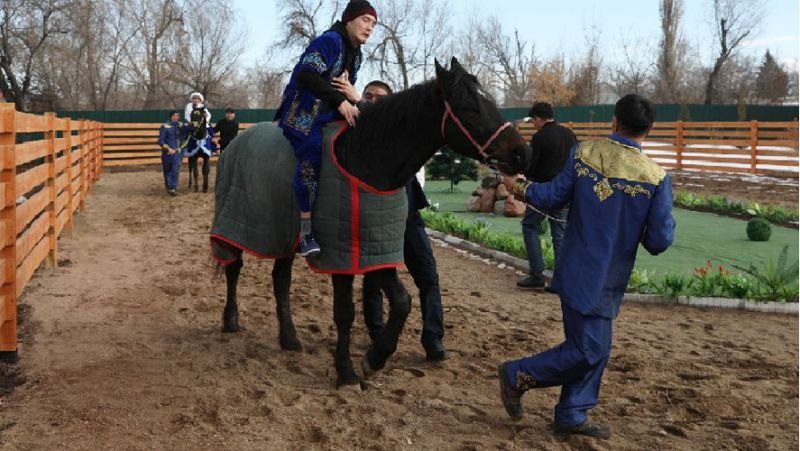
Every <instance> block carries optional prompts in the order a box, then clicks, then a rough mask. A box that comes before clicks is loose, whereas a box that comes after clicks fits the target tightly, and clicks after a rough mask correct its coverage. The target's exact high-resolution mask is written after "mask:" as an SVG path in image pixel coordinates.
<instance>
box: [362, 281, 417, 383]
mask: <svg viewBox="0 0 800 451" xmlns="http://www.w3.org/2000/svg"><path fill="white" fill-rule="evenodd" d="M371 274H373V275H374V277H375V279H376V281H377V282H378V285H379V286H380V287H381V289H382V290H383V292H384V293H386V297H387V298H389V308H390V310H389V319H388V321H386V326H384V328H383V330H381V333H380V334H379V335H378V337H377V339H376V340H373V342H372V346H370V348H369V349H368V350H367V353H366V354H364V359H363V360H362V362H361V367H362V369H363V370H364V375H365V376H369V375H371V374H372V373H374V372H376V371H378V370H380V369H382V368H383V367H384V366H385V365H386V361H387V360H388V359H389V357H391V356H392V354H394V352H395V351H396V350H397V342H398V340H399V339H400V334H401V333H402V332H403V326H404V325H405V323H406V318H407V317H408V313H409V312H410V311H411V296H409V294H408V291H406V287H405V286H403V282H401V281H400V277H398V275H397V270H396V269H393V268H392V269H381V270H378V271H373V272H372V273H371Z"/></svg>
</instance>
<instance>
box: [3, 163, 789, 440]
mask: <svg viewBox="0 0 800 451" xmlns="http://www.w3.org/2000/svg"><path fill="white" fill-rule="evenodd" d="M184 180H185V179H184ZM161 183H162V182H161V180H160V175H159V174H158V173H155V172H143V173H118V174H105V175H104V178H103V179H102V180H101V181H100V182H99V183H98V184H97V185H96V186H95V188H94V192H93V194H92V195H91V197H90V198H89V199H88V202H87V204H88V205H87V207H88V208H87V210H86V212H85V213H83V214H81V215H80V216H79V218H78V224H77V226H78V227H77V231H76V235H75V237H74V238H73V239H62V240H61V242H60V244H61V255H60V259H61V265H60V267H59V268H58V269H57V270H56V271H55V273H53V272H52V271H50V270H40V271H39V273H38V274H37V276H36V277H35V278H34V280H33V281H32V283H31V284H30V285H29V287H28V288H26V291H25V294H24V298H23V299H22V302H23V304H24V308H23V311H24V313H25V315H24V316H25V318H24V321H25V325H24V328H25V330H24V334H23V343H22V351H21V354H20V362H19V364H18V367H17V368H16V369H14V368H8V367H0V370H2V371H0V377H3V378H4V380H5V385H6V388H8V387H7V386H8V385H11V382H13V381H14V380H18V381H20V382H23V383H22V385H20V386H19V387H17V388H16V389H15V390H14V391H13V392H11V394H8V395H5V396H4V397H3V398H2V404H0V448H2V449H53V448H71V449H97V448H102V449H111V448H113V449H167V448H169V449H209V448H220V447H223V446H224V447H226V448H229V449H309V448H325V449H357V448H358V449H363V448H367V449H434V448H435V449H490V448H500V449H612V448H613V449H690V448H696V449H797V446H798V441H797V437H798V371H797V363H798V356H797V349H798V341H797V340H798V330H797V327H798V322H797V319H796V318H794V317H787V316H776V315H768V314H756V313H743V312H727V311H710V310H709V311H704V310H698V309H689V308H677V307H674V308H668V307H658V306H641V305H626V306H624V307H623V309H622V313H621V315H620V317H619V319H618V321H617V322H616V325H615V329H616V330H615V334H616V336H615V345H614V351H613V356H612V360H611V362H610V365H609V367H608V369H607V370H606V376H605V380H604V384H603V388H602V392H601V404H600V406H599V407H598V408H597V409H595V411H594V416H595V417H597V418H601V419H604V420H606V421H608V422H609V423H610V424H611V425H612V426H613V428H614V431H615V435H614V436H613V437H612V438H611V439H610V440H608V441H596V440H591V439H583V438H571V439H567V440H565V439H559V438H556V437H554V436H552V435H551V434H550V432H549V429H548V428H549V421H550V418H551V412H552V408H553V405H554V403H555V402H556V400H557V397H558V390H557V389H546V390H541V391H535V392H530V393H528V394H527V395H526V396H525V398H524V404H525V408H526V411H527V417H526V418H525V419H524V420H523V421H521V422H518V423H514V422H512V421H510V420H509V419H508V418H507V416H506V414H505V412H504V411H503V408H502V406H501V404H500V402H499V399H498V390H497V379H496V376H495V365H496V364H497V362H498V361H501V360H503V359H507V358H511V357H518V356H522V355H525V354H528V353H531V352H533V351H538V350H542V349H545V348H546V347H548V346H550V345H553V344H556V343H557V342H558V341H559V340H560V339H561V337H562V329H561V323H560V320H561V314H560V310H559V305H558V300H557V298H555V297H553V296H550V295H545V294H532V293H524V292H519V291H516V290H515V289H514V281H515V277H516V276H515V275H514V273H513V272H510V271H509V270H506V269H499V268H497V267H494V266H489V265H486V264H485V263H482V262H479V261H474V260H470V259H468V258H465V257H463V256H461V255H459V254H457V253H456V252H454V251H452V250H451V249H444V248H438V249H436V256H437V259H438V261H439V266H440V269H441V279H442V287H443V295H444V305H445V310H446V311H445V320H446V322H447V336H446V338H445V340H446V344H447V346H448V347H449V349H450V352H451V358H450V359H449V360H447V361H446V362H444V363H443V364H429V363H427V362H425V361H424V359H423V357H422V355H423V354H422V348H421V346H420V345H419V339H418V337H419V333H420V317H419V309H418V305H416V301H415V310H414V311H413V312H412V314H411V316H410V317H409V323H408V325H407V328H406V331H405V334H404V335H403V337H402V339H401V343H400V347H399V350H398V352H397V354H396V355H395V357H394V358H393V359H392V360H390V362H389V364H388V366H387V369H386V370H385V371H383V372H382V373H380V374H379V375H378V376H377V377H376V378H375V379H374V380H373V381H371V382H370V385H369V386H368V388H367V390H365V391H359V390H352V389H351V390H342V391H337V390H336V389H335V388H334V371H333V366H332V364H333V359H332V355H331V351H332V349H333V345H334V339H335V331H334V328H333V323H332V309H331V305H332V301H331V292H332V290H331V286H330V283H329V281H328V280H327V278H325V277H323V276H318V275H315V274H312V273H310V272H309V271H308V270H307V269H305V267H304V265H303V263H302V262H300V261H298V262H297V263H296V265H295V277H294V280H295V284H294V286H293V289H292V293H293V296H294V312H295V322H296V324H297V326H298V332H299V337H300V339H301V340H302V341H303V345H304V348H303V349H304V350H303V351H302V352H296V353H288V352H281V351H280V349H279V346H278V343H277V325H276V318H275V313H274V310H275V309H274V301H273V300H272V296H271V294H270V293H271V287H270V281H269V280H268V273H269V270H270V268H271V262H269V261H255V260H254V259H250V258H248V259H246V261H245V268H244V271H243V275H242V283H241V284H240V308H241V309H242V318H241V320H242V324H243V325H245V326H246V327H247V330H246V331H244V332H243V333H239V334H236V335H226V334H222V333H221V332H220V317H221V314H222V306H223V302H224V291H225V290H224V284H223V282H222V281H220V280H217V279H215V278H214V275H213V269H212V266H211V263H210V259H209V251H208V245H207V232H208V228H209V225H210V221H211V208H212V197H211V194H206V195H204V194H202V193H201V194H194V193H191V194H189V193H186V192H185V190H184V192H182V193H181V196H180V197H178V198H168V197H166V196H165V193H164V192H163V185H162V184H161ZM404 278H405V280H406V281H408V277H407V275H404ZM357 310H358V315H359V316H358V318H357V322H356V323H357V324H356V326H355V332H354V337H355V338H354V346H353V352H354V356H355V357H360V356H361V354H362V353H363V352H364V350H365V349H366V346H367V342H368V337H367V335H366V332H365V330H364V328H363V323H362V321H361V317H360V310H361V309H360V307H358V309H357ZM0 390H3V384H0Z"/></svg>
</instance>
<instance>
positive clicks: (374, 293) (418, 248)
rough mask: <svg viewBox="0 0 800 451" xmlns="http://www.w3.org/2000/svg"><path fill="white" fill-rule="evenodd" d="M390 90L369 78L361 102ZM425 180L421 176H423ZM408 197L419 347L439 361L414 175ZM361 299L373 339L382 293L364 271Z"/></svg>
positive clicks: (435, 308)
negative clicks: (416, 289) (417, 296)
mask: <svg viewBox="0 0 800 451" xmlns="http://www.w3.org/2000/svg"><path fill="white" fill-rule="evenodd" d="M391 93H392V88H390V87H389V85H387V84H386V83H384V82H382V81H378V80H376V81H371V82H369V83H367V86H365V87H364V93H363V95H362V99H363V103H372V102H375V101H377V100H379V99H381V98H382V97H386V96H388V95H389V94H391ZM423 180H424V178H423ZM406 195H407V196H408V217H407V218H406V231H405V236H404V242H403V259H404V260H405V264H406V267H407V268H408V272H409V273H410V274H411V277H412V278H413V279H414V284H415V285H416V286H417V288H418V289H419V303H420V310H421V313H422V337H421V340H422V347H423V348H424V349H425V358H426V359H427V360H429V361H433V362H435V361H441V360H444V359H446V358H447V351H446V349H445V347H444V344H443V343H442V339H443V338H444V312H443V311H442V293H441V291H440V290H439V273H438V272H437V270H436V258H434V256H433V249H431V243H430V241H429V240H428V234H427V233H425V222H424V221H423V220H422V217H421V216H420V214H419V210H421V209H423V208H425V207H427V206H428V198H427V197H426V196H425V192H424V191H422V185H420V182H419V180H417V177H414V178H412V179H411V180H410V181H409V182H408V183H406ZM362 294H363V302H364V323H365V324H366V326H367V330H368V331H369V336H370V338H372V339H373V340H374V339H375V338H376V337H377V336H378V335H379V334H380V332H381V330H382V329H383V326H384V322H383V296H382V295H381V290H380V289H379V288H378V284H377V283H376V282H375V281H374V280H373V278H372V277H371V276H370V275H369V274H367V275H366V276H365V277H364V287H363V290H362Z"/></svg>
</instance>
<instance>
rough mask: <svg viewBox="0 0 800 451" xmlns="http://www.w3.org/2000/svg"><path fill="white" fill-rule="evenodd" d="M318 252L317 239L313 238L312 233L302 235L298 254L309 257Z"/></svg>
mask: <svg viewBox="0 0 800 451" xmlns="http://www.w3.org/2000/svg"><path fill="white" fill-rule="evenodd" d="M319 253H320V249H319V244H317V240H316V239H314V234H313V233H309V234H308V235H304V236H303V238H302V239H301V240H300V256H301V257H310V256H312V255H316V254H319Z"/></svg>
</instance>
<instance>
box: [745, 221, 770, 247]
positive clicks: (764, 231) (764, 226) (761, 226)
mask: <svg viewBox="0 0 800 451" xmlns="http://www.w3.org/2000/svg"><path fill="white" fill-rule="evenodd" d="M771 235H772V226H771V225H770V224H769V221H767V220H766V219H764V218H753V219H751V220H750V221H748V222H747V238H748V239H749V240H750V241H769V237H770V236H771Z"/></svg>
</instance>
